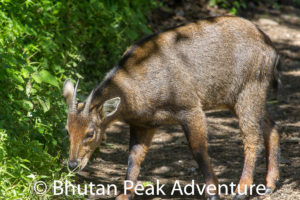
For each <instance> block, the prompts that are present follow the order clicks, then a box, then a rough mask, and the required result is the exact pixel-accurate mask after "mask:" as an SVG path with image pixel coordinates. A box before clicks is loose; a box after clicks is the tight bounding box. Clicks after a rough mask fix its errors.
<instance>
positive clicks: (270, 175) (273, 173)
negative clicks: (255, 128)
mask: <svg viewBox="0 0 300 200" xmlns="http://www.w3.org/2000/svg"><path fill="white" fill-rule="evenodd" d="M263 133H264V144H265V151H266V161H267V176H266V187H267V193H271V192H273V191H274V190H275V187H276V182H277V181H278V179H279V156H280V147H279V146H280V144H279V134H278V132H277V129H276V124H275V122H273V121H272V120H271V119H270V118H269V116H268V115H267V114H266V115H265V118H264V121H263Z"/></svg>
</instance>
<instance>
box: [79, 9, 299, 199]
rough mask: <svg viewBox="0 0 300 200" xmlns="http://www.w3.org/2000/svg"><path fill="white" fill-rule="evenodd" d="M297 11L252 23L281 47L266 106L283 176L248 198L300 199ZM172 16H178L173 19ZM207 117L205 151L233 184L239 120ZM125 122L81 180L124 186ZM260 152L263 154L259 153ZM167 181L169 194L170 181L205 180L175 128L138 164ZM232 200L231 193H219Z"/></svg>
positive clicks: (144, 173) (261, 164)
mask: <svg viewBox="0 0 300 200" xmlns="http://www.w3.org/2000/svg"><path fill="white" fill-rule="evenodd" d="M299 13H300V11H299V10H295V9H292V8H288V7H287V8H285V9H283V10H281V11H280V12H279V13H278V12H277V13H276V12H275V13H269V14H268V15H265V16H264V15H255V16H254V17H253V18H252V21H253V22H255V23H256V24H257V25H258V26H259V27H260V28H261V29H262V30H263V31H264V32H266V33H267V34H268V35H269V36H270V37H271V39H272V41H273V42H274V43H275V45H276V47H277V48H278V50H279V51H280V54H281V59H282V83H283V88H281V89H280V93H279V95H278V99H277V100H275V101H274V100H273V99H274V95H271V96H270V101H268V110H269V113H270V114H271V116H272V118H273V119H274V120H275V121H276V122H277V124H278V125H279V127H280V128H279V130H280V134H281V155H282V158H281V164H280V170H281V179H280V182H279V185H278V190H277V191H276V192H275V193H273V194H271V195H270V196H252V197H251V198H250V199H253V200H254V199H273V200H282V199H285V200H289V199H291V200H296V199H300V186H299V185H300V14H299ZM175 20H176V19H175ZM207 117H208V131H209V154H210V156H211V158H212V163H213V166H214V170H215V172H216V174H217V176H218V179H219V181H220V183H224V184H228V185H229V184H230V183H231V182H233V183H237V182H238V180H239V177H240V175H241V171H242V165H243V149H242V148H243V147H242V142H241V138H240V132H239V129H238V123H237V120H236V119H235V117H234V116H233V115H231V114H230V113H229V112H210V113H207ZM128 141H129V131H128V126H127V125H125V124H121V123H116V124H115V125H114V126H113V127H111V128H110V129H109V130H108V140H107V144H106V145H102V147H101V149H100V152H97V153H95V156H94V159H93V161H92V162H90V164H89V165H88V167H87V168H86V169H85V170H84V171H83V172H81V180H84V181H87V182H89V181H93V182H94V183H95V184H98V183H99V184H116V185H117V186H118V188H122V183H123V180H124V178H125V172H126V169H127V157H128ZM261 155H264V153H262V154H261ZM265 173H266V169H265V160H264V158H263V156H261V157H260V158H259V161H258V165H257V169H256V175H255V183H256V184H260V183H264V176H265ZM156 179H159V180H160V182H161V183H163V184H166V187H165V188H166V189H165V191H167V194H170V190H171V188H172V187H173V184H174V181H175V180H179V181H180V183H182V185H183V184H188V183H191V180H193V179H194V180H195V181H196V182H197V183H199V184H203V177H202V175H201V174H198V172H197V165H196V163H195V161H194V160H193V158H192V155H191V153H190V151H189V149H188V146H187V142H186V140H185V137H184V135H183V132H182V130H181V128H180V127H179V126H171V127H161V128H160V129H159V131H158V133H157V134H156V135H155V137H154V140H153V145H152V146H151V149H150V151H149V153H148V154H147V157H146V159H145V161H144V163H143V165H142V170H141V174H140V177H139V180H140V181H141V182H145V181H150V182H152V183H155V182H156ZM113 197H114V196H113V195H111V196H89V198H90V199H114V198H113ZM222 197H223V199H230V198H231V196H222ZM136 199H156V200H158V199H205V198H204V197H203V196H202V197H201V196H180V195H178V194H177V195H175V196H170V195H166V196H159V197H153V196H152V197H148V196H137V197H136Z"/></svg>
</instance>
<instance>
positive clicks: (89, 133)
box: [85, 131, 94, 138]
mask: <svg viewBox="0 0 300 200" xmlns="http://www.w3.org/2000/svg"><path fill="white" fill-rule="evenodd" d="M93 136H94V131H90V132H88V133H87V134H86V136H85V138H92V137H93Z"/></svg>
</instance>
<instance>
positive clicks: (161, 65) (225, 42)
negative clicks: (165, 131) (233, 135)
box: [63, 17, 279, 200]
mask: <svg viewBox="0 0 300 200" xmlns="http://www.w3.org/2000/svg"><path fill="white" fill-rule="evenodd" d="M277 61H278V54H277V53H276V51H275V49H274V47H273V45H272V43H271V41H270V39H269V38H268V37H267V36H266V35H265V34H264V33H263V32H262V31H261V30H259V29H258V28H257V27H256V26H255V25H254V24H252V23H251V22H249V21H247V20H245V19H242V18H238V17H215V18H208V19H204V20H200V21H197V22H195V23H189V24H187V25H184V26H179V27H176V28H173V29H169V30H167V31H165V32H162V33H159V34H155V35H152V36H150V37H148V38H145V39H144V40H142V41H140V42H137V43H136V44H135V45H133V46H132V47H131V48H130V49H129V50H128V51H127V52H125V54H124V55H123V57H122V59H121V61H120V62H119V64H118V65H117V66H116V67H114V68H113V69H112V70H111V71H110V72H109V73H108V74H107V76H106V77H105V79H104V80H103V82H102V83H101V84H100V85H99V86H98V87H96V88H95V89H94V90H93V91H92V92H91V94H90V95H89V97H88V98H87V99H86V101H85V102H82V103H77V101H76V91H77V87H78V82H77V84H76V86H75V89H74V86H73V84H72V82H71V81H70V80H69V79H68V80H66V82H65V84H64V87H63V95H64V97H65V99H66V102H67V104H68V107H69V114H68V121H67V125H66V128H67V130H68V133H69V135H70V155H69V162H68V166H69V168H71V169H74V168H76V167H77V166H79V168H81V169H82V168H84V167H85V166H86V164H87V162H88V160H89V158H90V156H91V155H92V153H93V152H94V150H95V149H96V147H97V146H98V145H99V143H100V142H101V138H102V137H103V134H104V132H105V130H106V128H107V127H108V126H109V125H110V124H112V122H114V121H116V120H120V121H124V122H126V123H127V124H129V125H130V145H129V151H130V153H129V158H128V170H127V175H126V180H131V181H132V182H134V183H136V182H137V178H138V175H139V172H140V165H141V163H142V161H143V159H144V157H145V155H146V152H147V150H148V149H149V147H150V144H151V140H152V137H153V135H154V133H155V131H156V129H157V128H158V127H159V126H160V125H163V124H180V125H181V126H182V128H183V131H184V133H185V135H186V137H187V140H188V142H189V146H190V149H191V151H192V154H193V156H194V158H195V160H196V161H197V163H198V164H199V168H200V170H201V172H202V173H203V175H204V179H205V183H206V184H207V185H209V184H214V185H216V186H217V184H218V180H217V177H216V175H215V173H214V171H213V169H212V166H211V163H210V158H209V156H208V153H207V146H208V145H207V125H206V119H205V113H204V111H206V110H211V109H218V108H227V109H229V110H231V111H232V112H233V113H234V114H235V115H236V116H237V118H238V119H239V126H240V129H241V136H242V140H243V145H244V168H243V172H242V176H241V178H240V181H239V186H240V192H244V190H247V189H249V186H250V184H252V183H253V174H254V168H255V162H256V160H257V156H258V153H259V151H260V149H261V144H262V141H263V140H264V145H265V149H266V160H267V174H266V187H267V189H268V192H272V191H273V190H274V189H275V183H276V181H277V180H278V177H279V170H278V159H279V135H278V133H277V131H276V127H275V123H274V122H273V121H272V120H271V119H270V118H269V117H268V114H267V111H266V105H265V102H266V96H267V88H268V86H269V83H270V82H271V81H272V80H273V81H275V82H276V81H278V80H279V79H278V77H277V76H276V74H277V73H275V72H276V68H277V66H276V65H277V64H276V63H277ZM126 192H127V194H124V193H123V194H120V195H119V196H118V197H117V199H119V200H120V199H132V198H133V195H134V194H133V190H132V191H126ZM210 193H212V192H211V190H210ZM206 194H207V196H208V198H209V199H218V194H217V191H215V194H214V195H208V193H206ZM235 198H236V199H241V198H243V196H241V195H236V196H235Z"/></svg>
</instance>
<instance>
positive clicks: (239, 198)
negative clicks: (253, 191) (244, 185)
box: [232, 194, 247, 200]
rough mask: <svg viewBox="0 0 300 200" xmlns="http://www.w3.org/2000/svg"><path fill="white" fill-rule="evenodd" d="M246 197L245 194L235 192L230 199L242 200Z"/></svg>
mask: <svg viewBox="0 0 300 200" xmlns="http://www.w3.org/2000/svg"><path fill="white" fill-rule="evenodd" d="M246 198H247V195H242V194H236V195H234V197H233V198H232V200H244V199H246Z"/></svg>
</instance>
